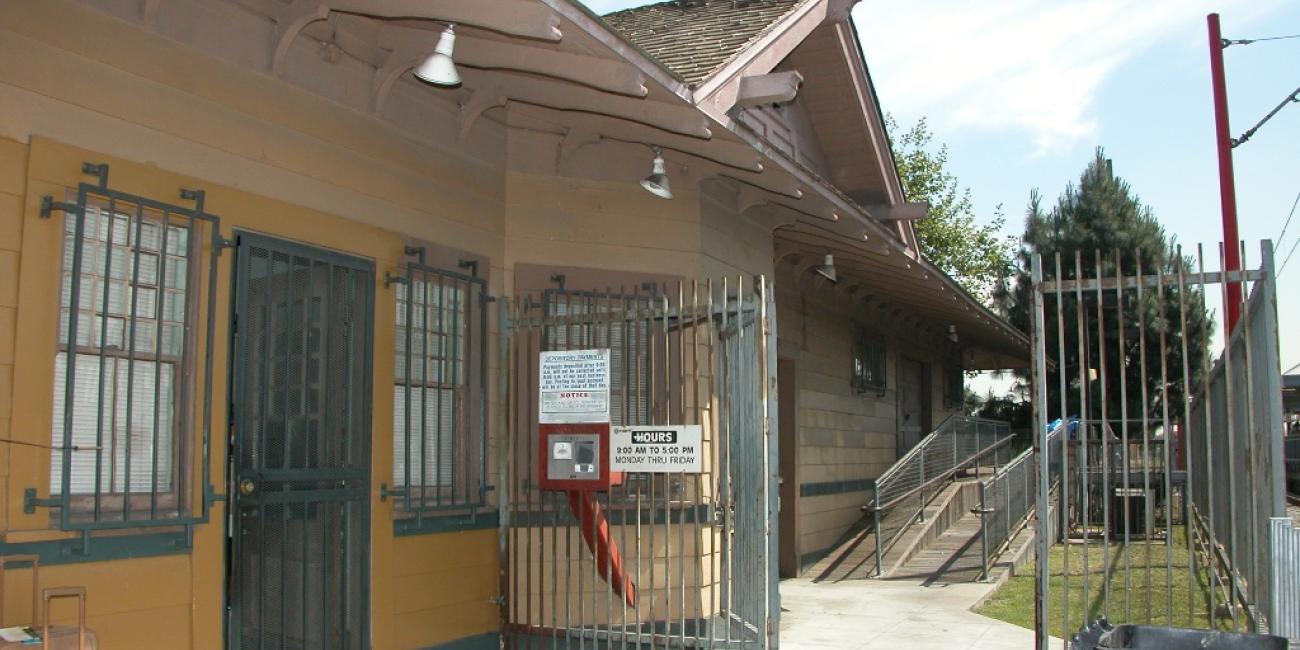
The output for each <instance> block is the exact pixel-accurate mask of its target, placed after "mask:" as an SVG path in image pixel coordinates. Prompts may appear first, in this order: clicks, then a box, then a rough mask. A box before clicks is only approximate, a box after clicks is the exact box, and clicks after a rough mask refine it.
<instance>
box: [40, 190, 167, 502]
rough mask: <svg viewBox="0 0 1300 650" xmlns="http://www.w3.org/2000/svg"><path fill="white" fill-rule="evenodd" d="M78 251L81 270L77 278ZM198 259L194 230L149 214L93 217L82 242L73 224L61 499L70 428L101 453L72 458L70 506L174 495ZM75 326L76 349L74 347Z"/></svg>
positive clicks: (58, 411)
mask: <svg viewBox="0 0 1300 650" xmlns="http://www.w3.org/2000/svg"><path fill="white" fill-rule="evenodd" d="M78 245H80V248H81V255H80V257H81V259H80V269H79V270H74V260H75V257H76V255H75V252H76V248H77V246H78ZM188 249H189V229H188V228H187V227H186V226H183V225H180V224H178V223H165V222H164V216H163V215H162V214H161V213H154V212H151V211H148V210H145V209H143V208H136V209H134V210H133V214H126V213H123V212H120V211H110V210H109V209H106V208H104V207H102V206H95V205H87V206H86V208H85V222H84V227H83V229H82V232H81V235H80V241H79V242H78V235H77V232H76V221H75V219H73V218H72V217H71V216H69V217H68V218H67V219H66V228H65V234H64V252H63V262H62V275H63V281H62V289H61V291H60V320H59V347H58V351H57V352H56V354H55V359H54V386H55V388H54V409H53V423H54V426H53V428H52V441H51V442H52V445H51V446H52V447H54V448H55V451H53V452H52V455H51V463H50V467H51V472H50V492H51V494H56V495H57V494H62V493H63V481H64V463H63V452H62V451H61V449H62V448H63V447H64V444H65V437H64V436H65V427H66V426H67V425H68V424H69V423H70V424H71V443H72V444H73V445H76V446H78V447H81V448H83V449H85V448H89V449H88V450H83V451H79V452H76V453H73V454H72V460H71V464H70V466H69V474H70V476H69V477H68V479H69V487H68V491H69V494H70V495H88V494H94V495H95V496H96V500H97V501H98V499H99V498H100V497H102V496H105V495H125V494H147V493H155V494H157V493H168V492H172V491H173V490H174V485H175V483H176V480H177V476H176V467H177V462H176V456H177V454H178V453H179V444H178V440H179V439H180V438H179V433H180V428H181V427H180V418H179V414H180V411H181V409H180V408H179V403H178V399H179V396H180V390H179V389H180V384H181V383H182V380H183V377H181V376H179V368H180V367H181V366H182V360H183V358H184V356H185V354H186V352H187V350H186V347H187V346H186V327H187V317H188V304H189V302H188V301H189V296H188V295H187V294H188V287H189V273H188V271H189V269H188V268H187V256H188ZM74 294H75V296H76V298H75V300H76V307H75V309H74V307H73V300H74ZM74 320H75V322H76V335H75V337H73V336H70V335H69V330H70V328H71V327H72V323H73V322H74ZM69 372H71V373H72V375H73V382H72V385H71V394H70V395H69V392H68V391H69V387H68V384H67V379H68V374H69ZM69 398H71V400H72V405H71V409H68V408H66V406H67V400H68V399H69ZM69 420H70V422H69Z"/></svg>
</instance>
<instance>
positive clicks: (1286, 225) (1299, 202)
mask: <svg viewBox="0 0 1300 650" xmlns="http://www.w3.org/2000/svg"><path fill="white" fill-rule="evenodd" d="M1297 205H1300V192H1297V193H1296V195H1295V200H1294V201H1292V202H1291V212H1290V214H1288V215H1286V223H1284V224H1282V234H1280V235H1278V236H1277V240H1276V241H1277V245H1278V246H1281V245H1282V239H1283V238H1284V237H1286V229H1287V228H1289V227H1290V226H1291V217H1294V216H1295V206H1297Z"/></svg>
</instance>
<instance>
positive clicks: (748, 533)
mask: <svg viewBox="0 0 1300 650" xmlns="http://www.w3.org/2000/svg"><path fill="white" fill-rule="evenodd" d="M501 303H502V306H501V310H502V311H501V314H502V324H501V331H502V333H503V334H502V350H501V352H502V354H501V358H502V360H503V365H504V367H503V372H502V382H503V386H502V388H503V391H504V393H505V394H506V395H507V398H508V408H507V422H506V423H505V427H504V428H505V431H506V440H505V441H504V446H503V449H502V453H503V455H504V456H503V457H504V460H503V462H502V463H501V467H502V469H503V471H504V472H505V475H504V476H502V478H501V480H500V482H499V484H500V485H501V486H502V488H501V489H502V490H503V492H504V495H503V505H502V523H501V535H502V554H503V555H502V566H503V572H502V580H503V584H502V593H503V594H505V595H506V599H505V603H504V606H503V624H504V630H505V634H504V637H505V642H506V644H507V647H512V648H593V649H594V648H615V647H617V648H629V647H631V648H640V647H665V648H666V647H699V648H746V649H748V648H756V649H764V648H773V647H776V645H777V630H778V624H779V616H780V606H779V596H778V592H777V575H778V574H777V566H776V561H777V554H776V548H775V545H776V540H777V539H778V537H777V530H776V526H777V521H778V520H777V507H778V504H777V489H776V483H775V479H774V477H775V475H776V472H777V469H778V468H777V465H776V463H777V454H776V441H777V436H776V434H775V431H773V430H772V429H771V425H772V423H774V422H776V421H777V414H776V411H775V408H776V395H775V394H774V392H773V387H774V386H775V377H776V355H775V341H776V330H775V328H774V320H773V319H774V311H773V302H772V293H771V291H770V288H769V287H768V286H767V285H766V284H765V283H764V281H763V280H762V279H761V278H760V279H759V280H758V282H757V284H751V283H750V281H749V279H748V278H743V279H728V280H724V281H723V282H722V283H720V284H715V283H708V284H697V283H692V284H678V285H674V286H657V287H653V288H647V287H636V288H633V289H630V290H629V289H617V288H615V289H606V290H597V291H571V290H553V291H548V292H547V293H546V294H544V295H543V296H542V297H541V299H540V300H538V299H536V298H532V297H524V298H519V299H513V300H503V301H501ZM590 348H608V349H609V350H610V353H611V354H610V356H611V385H610V389H611V390H610V392H611V395H610V400H611V408H610V411H611V419H612V421H613V422H612V424H614V425H616V426H617V425H676V424H696V425H700V426H701V428H702V433H703V462H702V465H703V471H702V472H701V473H699V474H668V473H649V472H633V473H628V474H626V475H625V476H624V478H623V480H622V482H621V483H619V484H616V485H615V486H614V487H612V488H611V489H609V490H608V491H606V492H580V493H577V492H568V493H566V492H560V491H551V490H543V489H541V488H540V487H539V479H540V477H539V472H540V470H539V468H538V459H537V453H538V452H537V449H538V446H539V442H538V430H537V429H538V426H537V400H538V395H537V384H536V381H537V375H538V354H539V353H540V352H542V351H551V350H576V349H590ZM575 495H576V496H575ZM584 499H587V500H588V501H586V502H585V503H584V502H583V500H584ZM611 585H613V586H611Z"/></svg>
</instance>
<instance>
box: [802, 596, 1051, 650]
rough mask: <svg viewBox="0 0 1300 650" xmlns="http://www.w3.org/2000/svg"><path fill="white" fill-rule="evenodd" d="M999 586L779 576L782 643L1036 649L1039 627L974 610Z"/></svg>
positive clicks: (922, 649)
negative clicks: (817, 581) (827, 580)
mask: <svg viewBox="0 0 1300 650" xmlns="http://www.w3.org/2000/svg"><path fill="white" fill-rule="evenodd" d="M993 589H994V586H993V585H991V584H983V583H964V584H947V585H939V584H935V585H933V586H929V587H927V586H925V584H924V582H923V581H921V580H855V581H846V582H839V583H820V584H814V583H813V582H812V581H811V580H807V579H798V580H784V581H782V582H781V609H782V611H781V647H782V648H790V649H797V648H847V649H856V648H881V649H884V648H899V649H902V650H930V649H932V648H933V649H938V648H943V649H944V650H948V649H950V648H981V649H989V650H992V649H997V650H1012V649H1013V648H1015V649H1023V648H1032V647H1033V646H1034V633H1033V632H1032V631H1030V630H1026V629H1024V628H1021V627H1017V626H1015V625H1011V624H1009V623H1003V622H1001V621H995V620H993V619H991V618H986V617H983V616H980V615H978V614H975V613H972V612H971V611H970V607H971V606H972V605H974V604H975V603H976V602H978V601H979V600H980V599H981V598H983V597H984V596H985V595H986V594H988V593H989V592H991V591H992V590H993Z"/></svg>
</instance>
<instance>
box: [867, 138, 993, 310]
mask: <svg viewBox="0 0 1300 650" xmlns="http://www.w3.org/2000/svg"><path fill="white" fill-rule="evenodd" d="M885 125H886V128H887V130H888V132H889V133H890V134H896V135H891V138H890V143H891V145H892V146H893V150H894V162H895V164H896V165H897V166H898V175H899V178H900V179H901V181H902V184H903V194H904V195H905V196H906V197H907V200H909V201H926V202H928V203H929V204H930V214H929V216H927V217H926V218H925V219H922V220H920V221H918V222H916V224H915V227H916V238H917V241H918V242H919V243H920V245H921V252H922V253H923V254H924V255H925V257H926V258H927V259H929V260H930V261H931V262H934V264H935V265H936V266H938V267H939V268H940V269H942V270H943V271H944V272H945V273H947V274H948V275H950V276H952V277H953V279H955V280H956V281H957V283H958V284H960V285H961V286H962V287H963V288H964V289H966V290H967V291H968V292H970V293H971V295H973V296H975V297H976V298H978V299H979V300H980V301H981V302H983V303H984V304H986V305H992V304H993V302H994V299H995V297H996V296H997V295H998V292H999V290H1000V288H1001V287H1003V286H1004V285H1005V284H1006V282H1007V280H1008V279H1009V278H1010V277H1011V274H1012V261H1013V259H1014V256H1015V239H1014V238H1010V237H1005V236H1003V235H1001V234H1000V230H1001V229H1002V226H1003V225H1004V224H1005V222H1006V220H1005V218H1004V217H1003V215H1002V207H1001V206H998V207H997V208H996V209H995V212H994V218H993V219H992V220H990V221H989V222H988V223H984V224H981V223H979V221H978V218H977V216H976V214H975V207H974V205H973V204H972V203H971V195H970V188H964V187H962V186H961V185H960V183H959V182H958V181H957V178H956V177H955V176H953V175H952V174H951V173H950V172H949V171H948V169H947V166H948V145H945V144H940V145H938V147H937V148H936V147H935V145H934V134H932V133H931V132H930V127H929V125H928V124H927V123H926V121H925V118H921V119H920V120H919V121H918V122H917V123H916V124H913V125H912V127H911V128H909V129H907V130H906V131H901V130H900V129H899V127H898V122H896V121H895V120H894V118H893V117H892V116H886V117H885Z"/></svg>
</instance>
